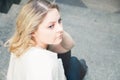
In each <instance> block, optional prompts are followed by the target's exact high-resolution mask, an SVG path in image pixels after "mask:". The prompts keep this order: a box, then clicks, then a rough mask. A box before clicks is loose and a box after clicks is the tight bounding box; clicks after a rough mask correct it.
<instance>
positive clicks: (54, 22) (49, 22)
mask: <svg viewBox="0 0 120 80" xmlns="http://www.w3.org/2000/svg"><path fill="white" fill-rule="evenodd" d="M61 20H62V19H61V17H60V18H59V19H58V22H59V21H61ZM55 22H56V21H51V22H49V23H55Z"/></svg>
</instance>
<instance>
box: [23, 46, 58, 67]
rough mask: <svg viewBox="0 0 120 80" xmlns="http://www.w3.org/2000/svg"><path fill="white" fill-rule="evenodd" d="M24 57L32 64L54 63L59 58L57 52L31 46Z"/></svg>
mask: <svg viewBox="0 0 120 80" xmlns="http://www.w3.org/2000/svg"><path fill="white" fill-rule="evenodd" d="M24 59H25V60H26V61H27V62H30V64H35V63H37V65H38V64H41V63H48V64H49V63H54V62H56V61H57V60H58V59H57V54H56V53H54V52H51V51H48V50H45V49H38V48H35V47H32V48H30V49H29V50H28V51H27V52H26V53H25V55H24Z"/></svg>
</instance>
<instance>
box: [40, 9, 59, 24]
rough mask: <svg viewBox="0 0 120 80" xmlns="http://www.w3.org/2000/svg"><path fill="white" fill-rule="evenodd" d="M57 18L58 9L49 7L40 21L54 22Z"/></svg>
mask: <svg viewBox="0 0 120 80" xmlns="http://www.w3.org/2000/svg"><path fill="white" fill-rule="evenodd" d="M59 18H60V13H59V11H58V10H57V9H51V10H49V11H48V13H47V15H46V16H45V18H44V20H43V22H42V23H49V22H55V21H58V19H59Z"/></svg>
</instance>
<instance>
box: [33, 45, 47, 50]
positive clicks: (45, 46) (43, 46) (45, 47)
mask: <svg viewBox="0 0 120 80" xmlns="http://www.w3.org/2000/svg"><path fill="white" fill-rule="evenodd" d="M35 47H39V48H43V49H47V47H48V45H47V44H39V45H36V46H35Z"/></svg>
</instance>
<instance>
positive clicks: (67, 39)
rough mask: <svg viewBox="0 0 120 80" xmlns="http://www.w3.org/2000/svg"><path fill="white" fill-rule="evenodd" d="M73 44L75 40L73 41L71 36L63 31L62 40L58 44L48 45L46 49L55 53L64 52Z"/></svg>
mask: <svg viewBox="0 0 120 80" xmlns="http://www.w3.org/2000/svg"><path fill="white" fill-rule="evenodd" d="M74 45H75V42H74V41H73V39H72V37H71V36H70V35H69V34H68V33H67V32H65V31H64V32H63V39H62V42H61V43H60V44H58V45H49V48H48V49H49V50H50V51H53V52H56V53H65V52H67V51H69V50H71V49H72V48H73V46H74Z"/></svg>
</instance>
